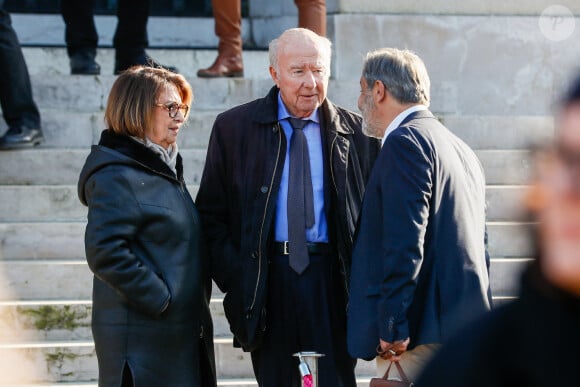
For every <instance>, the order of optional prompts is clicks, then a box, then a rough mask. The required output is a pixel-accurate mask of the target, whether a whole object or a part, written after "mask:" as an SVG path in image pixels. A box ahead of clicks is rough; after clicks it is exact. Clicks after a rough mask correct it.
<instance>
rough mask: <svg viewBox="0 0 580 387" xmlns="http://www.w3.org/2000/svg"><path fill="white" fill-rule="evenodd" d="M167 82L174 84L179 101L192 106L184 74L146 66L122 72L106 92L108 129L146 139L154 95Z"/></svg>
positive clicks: (106, 122)
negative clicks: (107, 93) (107, 96)
mask: <svg viewBox="0 0 580 387" xmlns="http://www.w3.org/2000/svg"><path fill="white" fill-rule="evenodd" d="M168 85H174V86H175V87H176V88H177V92H178V93H179V95H180V97H181V101H182V103H184V104H186V105H187V106H191V103H192V101H193V91H192V89H191V86H190V84H189V82H187V80H186V79H185V78H184V77H183V75H180V74H175V73H172V72H171V71H168V70H165V69H161V68H152V67H145V66H134V67H131V68H130V69H128V70H127V71H125V72H123V73H122V74H121V75H119V77H118V78H117V80H116V81H115V83H113V87H112V88H111V91H110V92H109V98H108V99H107V107H106V109H105V124H106V125H107V128H109V129H112V130H113V131H114V132H115V133H117V134H123V135H126V136H135V137H139V138H145V132H146V131H147V130H149V129H151V128H150V126H151V125H152V116H153V109H154V107H155V104H156V103H157V97H158V96H159V95H160V94H161V92H162V90H164V88H165V87H167V86H168ZM188 113H189V111H188ZM185 118H187V116H186V117H185Z"/></svg>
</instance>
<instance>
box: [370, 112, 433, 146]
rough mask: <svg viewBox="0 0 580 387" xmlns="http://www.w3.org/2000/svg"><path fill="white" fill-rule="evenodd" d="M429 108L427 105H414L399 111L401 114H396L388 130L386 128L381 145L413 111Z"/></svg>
mask: <svg viewBox="0 0 580 387" xmlns="http://www.w3.org/2000/svg"><path fill="white" fill-rule="evenodd" d="M427 109H428V108H427V106H425V105H413V106H411V107H410V108H407V109H405V110H403V111H402V112H401V113H399V115H398V116H396V117H395V119H394V120H393V121H391V123H390V124H389V126H387V130H385V134H384V135H383V139H382V140H381V146H383V144H384V143H385V140H386V139H387V137H388V136H389V134H391V133H392V132H393V131H394V130H395V129H397V128H398V127H399V125H401V122H403V121H404V120H405V118H407V117H408V116H409V115H411V114H412V113H415V112H418V111H421V110H427Z"/></svg>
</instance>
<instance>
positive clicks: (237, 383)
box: [18, 377, 371, 387]
mask: <svg viewBox="0 0 580 387" xmlns="http://www.w3.org/2000/svg"><path fill="white" fill-rule="evenodd" d="M370 380H371V378H370V377H357V379H356V385H357V387H368V385H369V382H370ZM217 385H218V386H219V387H257V386H258V383H257V382H256V380H255V379H242V378H235V379H234V378H232V379H222V380H218V381H217ZM18 387H97V383H92V382H86V383H48V384H47V383H40V384H19V385H18Z"/></svg>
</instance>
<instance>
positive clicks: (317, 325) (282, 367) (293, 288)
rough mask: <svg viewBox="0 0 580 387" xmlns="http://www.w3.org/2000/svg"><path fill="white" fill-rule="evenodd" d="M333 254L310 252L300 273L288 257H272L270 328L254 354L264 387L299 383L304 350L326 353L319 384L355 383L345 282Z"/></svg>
mask: <svg viewBox="0 0 580 387" xmlns="http://www.w3.org/2000/svg"><path fill="white" fill-rule="evenodd" d="M333 260H334V261H336V260H337V258H336V257H334V256H333V255H331V254H328V255H318V254H310V264H309V266H308V268H306V270H305V271H304V272H303V273H302V274H300V275H299V274H297V273H296V272H295V271H294V270H292V268H290V266H289V264H288V256H287V255H286V256H284V255H277V256H273V257H271V258H270V263H269V268H268V270H269V272H268V273H269V274H268V304H267V308H266V310H267V316H266V332H265V336H264V341H263V344H262V346H261V347H260V348H259V349H257V350H255V351H253V352H252V353H251V357H252V365H253V368H254V374H255V376H256V380H257V381H258V385H259V386H261V387H300V385H301V384H300V383H301V382H300V373H299V369H298V364H299V361H298V358H297V357H294V356H293V354H294V353H296V352H300V351H315V352H318V353H321V354H324V356H323V357H321V358H319V361H318V383H319V384H318V385H319V386H320V387H355V386H356V381H355V375H354V367H355V365H356V361H355V360H354V359H352V358H351V357H350V355H349V354H348V352H347V348H346V302H345V300H344V296H343V295H344V290H343V287H344V285H342V284H341V281H342V280H341V279H340V278H341V276H340V274H339V270H338V268H337V267H336V265H335V264H333Z"/></svg>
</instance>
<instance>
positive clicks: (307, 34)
mask: <svg viewBox="0 0 580 387" xmlns="http://www.w3.org/2000/svg"><path fill="white" fill-rule="evenodd" d="M300 40H303V41H311V42H313V43H314V44H316V46H317V47H318V50H319V51H320V54H321V55H322V57H323V58H324V65H325V67H326V69H327V72H328V74H330V57H331V54H332V43H331V42H330V40H328V39H327V38H325V37H324V36H320V35H318V34H317V33H315V32H312V31H311V30H309V29H306V28H290V29H288V30H286V31H284V32H283V33H282V35H280V36H279V37H278V38H276V39H274V40H272V41H271V42H270V45H269V46H268V50H269V54H270V66H272V67H273V68H274V69H275V70H276V71H278V70H279V69H278V55H279V50H280V46H282V45H284V44H285V43H287V42H289V41H293V42H296V41H300Z"/></svg>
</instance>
